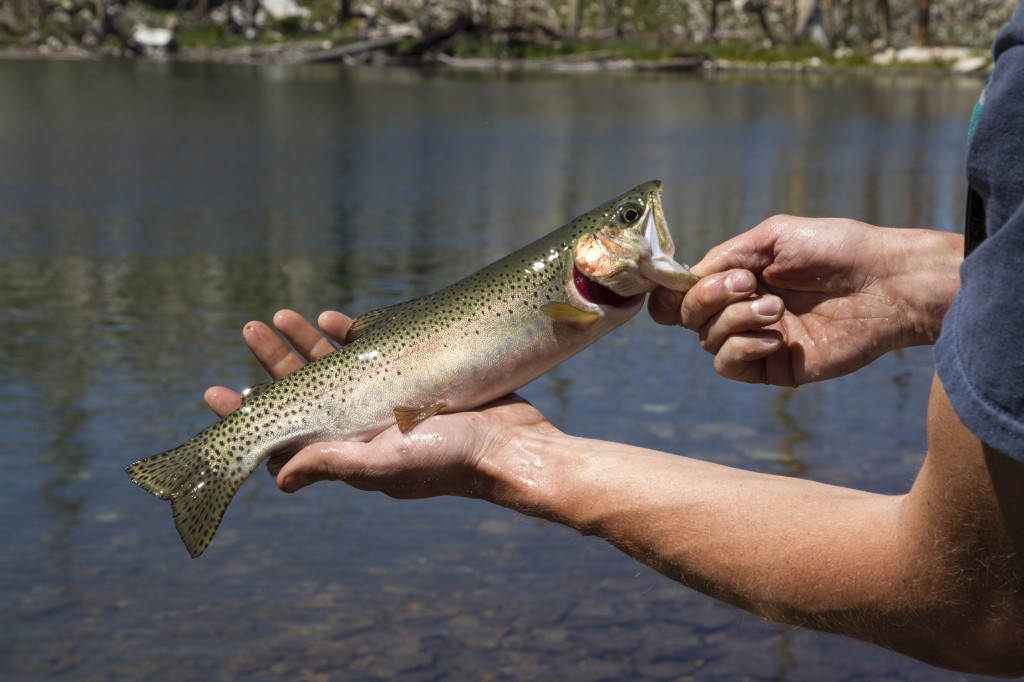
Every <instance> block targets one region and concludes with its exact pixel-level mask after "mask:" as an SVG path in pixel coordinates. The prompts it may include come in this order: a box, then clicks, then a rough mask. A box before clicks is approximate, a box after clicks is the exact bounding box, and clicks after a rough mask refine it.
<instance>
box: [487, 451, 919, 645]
mask: <svg viewBox="0 0 1024 682" xmlns="http://www.w3.org/2000/svg"><path fill="white" fill-rule="evenodd" d="M521 445H524V447H522V448H521V449H520V452H522V453H524V456H523V457H522V458H521V459H520V460H519V464H518V465H517V466H509V467H505V468H504V469H503V470H502V471H501V472H499V473H498V475H497V478H498V480H499V483H498V485H497V486H496V488H495V497H496V498H497V499H496V500H495V501H497V502H498V503H499V504H502V505H504V506H508V507H512V508H514V509H517V510H519V511H522V512H524V513H527V514H531V515H535V516H541V517H544V518H547V519H550V520H554V521H557V522H559V523H563V524H565V525H568V526H570V527H573V528H575V529H577V530H579V531H581V532H583V533H585V534H591V535H597V536H600V537H602V538H604V539H605V540H607V541H609V542H610V543H612V544H614V545H615V546H617V547H619V548H620V549H622V550H623V551H625V552H626V553H628V554H630V555H631V556H633V557H635V558H637V559H639V560H641V561H643V562H644V563H647V564H649V565H650V566H652V567H654V568H655V569H657V570H658V571H660V572H662V573H664V574H665V575H667V576H669V577H671V578H673V579H675V580H677V581H679V582H682V583H683V584H686V585H688V586H691V587H694V588H696V589H699V590H701V591H702V592H705V593H708V594H710V595H712V596H714V597H716V598H719V599H722V600H724V601H727V602H730V603H733V604H736V605H737V606H740V607H743V608H745V609H747V610H750V611H752V612H754V613H757V614H759V615H763V616H766V617H769V618H772V619H774V620H779V621H784V622H790V623H800V624H814V625H815V626H817V627H825V629H835V628H831V627H827V624H826V623H824V622H823V621H822V619H823V618H825V617H826V615H827V614H829V613H831V612H836V611H845V610H849V609H850V608H852V607H853V605H855V604H858V603H859V604H860V606H861V607H865V606H866V604H865V602H868V601H870V600H872V599H878V598H880V596H881V592H882V590H880V589H878V587H877V586H878V585H879V584H881V583H885V582H888V581H890V580H891V576H889V575H887V574H889V573H890V572H891V567H890V566H889V564H888V563H887V562H886V561H882V560H880V559H881V558H882V557H891V556H892V555H893V554H894V553H895V552H894V548H893V544H894V543H896V542H898V532H897V526H898V518H899V507H900V505H901V503H902V499H903V498H899V497H888V496H881V495H873V494H868V493H862V492H858V491H852V490H846V489H842V488H836V487H833V486H828V485H823V484H818V483H814V482H809V481H803V480H799V479H793V478H785V477H779V476H771V475H766V474H759V473H753V472H748V471H743V470H739V469H732V468H729V467H724V466H720V465H716V464H712V463H708V462H704V461H700V460H694V459H690V458H686V457H680V456H676V455H670V454H666V453H661V452H655V451H651V450H644V449H641V448H635V447H630V446H626V445H619V444H615V443H607V442H602V441H593V440H588V439H581V438H573V437H569V436H565V435H562V434H557V435H554V436H550V437H543V438H541V439H537V440H535V441H533V442H529V441H525V442H524V443H522V444H521ZM525 453H529V454H525Z"/></svg>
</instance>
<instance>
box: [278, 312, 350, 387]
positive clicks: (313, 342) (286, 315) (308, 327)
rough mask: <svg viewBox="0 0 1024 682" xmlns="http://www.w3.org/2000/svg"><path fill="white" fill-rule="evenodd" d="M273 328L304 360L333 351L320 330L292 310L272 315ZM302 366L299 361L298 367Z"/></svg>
mask: <svg viewBox="0 0 1024 682" xmlns="http://www.w3.org/2000/svg"><path fill="white" fill-rule="evenodd" d="M337 314H340V313H337ZM274 326H275V327H276V328H277V330H278V331H279V332H281V333H282V334H284V337H285V338H286V339H288V343H290V344H291V345H292V347H293V348H295V350H296V351H297V352H298V354H299V355H301V356H302V357H303V358H305V359H306V360H316V359H318V358H322V357H323V356H325V355H327V354H328V353H330V352H332V351H334V350H335V346H334V344H332V343H331V342H330V340H328V339H327V337H325V336H324V335H323V334H321V333H320V330H318V329H317V328H316V327H314V326H313V325H312V324H310V323H309V320H307V319H306V318H304V317H303V316H302V315H299V314H298V313H297V312H295V311H293V310H279V311H278V312H277V314H276V315H274ZM303 364H304V363H303V362H301V361H299V366H300V367H301V366H302V365H303ZM296 369H297V368H296ZM275 378H276V377H275Z"/></svg>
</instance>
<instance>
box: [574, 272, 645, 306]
mask: <svg viewBox="0 0 1024 682" xmlns="http://www.w3.org/2000/svg"><path fill="white" fill-rule="evenodd" d="M572 283H573V286H574V287H575V288H576V292H577V293H578V294H579V295H580V297H581V298H582V299H583V300H585V301H587V302H588V303H593V304H594V305H604V306H611V307H613V308H627V307H629V306H631V305H633V304H635V303H636V301H637V299H640V298H643V297H644V294H636V295H634V296H623V295H621V294H617V293H615V292H614V291H612V290H611V289H609V288H608V287H606V286H604V285H603V284H598V283H597V282H595V281H594V280H592V279H590V278H589V277H587V276H586V275H584V274H583V273H582V272H580V269H579V268H578V267H577V266H576V263H573V264H572Z"/></svg>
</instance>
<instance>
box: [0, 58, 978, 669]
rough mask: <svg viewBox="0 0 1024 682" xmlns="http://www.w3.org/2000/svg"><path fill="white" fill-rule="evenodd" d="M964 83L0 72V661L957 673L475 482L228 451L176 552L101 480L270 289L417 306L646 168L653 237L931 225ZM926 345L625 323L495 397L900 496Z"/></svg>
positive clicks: (175, 406) (238, 365) (160, 424)
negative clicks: (837, 357) (689, 581)
mask: <svg viewBox="0 0 1024 682" xmlns="http://www.w3.org/2000/svg"><path fill="white" fill-rule="evenodd" d="M978 90H979V83H978V82H976V81H971V80H965V81H959V80H951V79H950V80H947V79H938V78H922V79H915V78H909V77H906V76H903V77H892V78H874V79H855V78H843V77H838V76H822V77H810V76H807V77H796V78H777V79H772V80H766V79H763V78H752V77H746V78H744V77H729V78H726V77H719V78H710V79H708V78H701V77H693V76H682V75H671V76H670V75H660V76H655V75H644V76H637V75H592V76H573V77H564V76H555V75H538V76H532V77H528V78H526V77H511V76H497V75H491V74H486V75H479V74H444V73H432V72H420V71H407V70H375V69H340V68H337V67H334V66H316V67H301V68H279V67H246V66H212V65H203V64H175V63H147V62H137V63H133V62H89V63H66V62H39V63H36V62H0V92H2V93H3V105H2V106H0V208H2V217H0V442H3V443H4V447H3V450H2V454H0V457H2V458H3V462H4V465H5V466H4V468H5V471H6V476H5V479H6V484H5V485H4V486H3V487H2V488H0V518H2V519H3V526H4V529H3V544H4V551H3V553H2V554H0V595H2V602H0V605H2V607H3V608H2V609H0V630H2V631H3V633H4V636H3V638H2V639H0V677H2V678H3V679H9V680H23V679H24V680H28V679H41V678H49V677H54V678H61V679H75V680H86V681H91V680H142V679H146V680H164V679H168V680H169V679H173V680H178V681H187V680H204V681H206V680H217V679H223V680H233V679H251V680H284V679H287V680H300V679H301V680H373V679H403V680H444V679H451V680H463V679H467V680H468V679H474V680H486V679H492V680H536V679H562V680H601V679H609V680H611V679H652V680H661V679H688V678H691V677H693V678H698V679H755V680H760V679H773V680H775V679H778V680H819V679H830V680H860V679H871V680H878V679H921V680H926V679H927V680H946V679H950V680H952V679H961V676H957V675H952V674H946V673H939V672H936V671H934V670H932V669H930V668H928V667H926V666H923V665H920V664H917V663H915V662H912V661H909V660H907V659H904V658H902V657H899V656H897V655H894V654H891V653H888V652H885V651H883V650H880V649H877V648H874V647H872V646H869V645H865V644H861V643H857V642H851V641H848V640H845V639H840V638H835V637H829V636H824V635H817V634H813V633H807V632H803V631H799V630H793V629H791V628H782V627H778V626H775V625H772V624H768V623H764V622H762V621H760V620H759V619H756V618H753V617H751V616H748V615H746V614H744V613H741V612H739V611H737V610H735V609H733V608H731V607H728V606H724V605H721V604H719V603H717V602H714V601H713V600H710V599H708V598H706V597H703V596H701V595H699V594H695V593H693V592H690V591H688V590H686V589H683V588H681V587H678V586H676V585H675V584H674V583H672V582H670V581H668V580H667V579H665V578H663V577H661V576H659V575H657V574H656V573H654V572H652V571H650V570H649V569H647V568H645V567H643V566H641V565H639V564H637V563H635V562H633V561H632V560H630V559H628V558H626V557H625V556H623V555H621V554H619V553H618V552H617V551H616V550H614V549H612V548H611V547H609V546H607V545H605V544H604V543H602V542H600V541H598V540H595V539H593V538H583V537H580V536H579V535H578V534H576V533H574V532H571V531H569V530H567V529H565V528H562V527H558V526H555V525H552V524H547V523H543V522H539V521H537V520H534V519H529V518H525V517H521V516H518V515H516V514H514V513H511V512H507V511H505V510H502V509H498V508H494V507H490V506H488V505H486V504H483V503H479V502H474V501H468V500H461V499H437V500H426V501H417V502H400V501H395V500H391V499H389V498H386V497H383V496H380V495H374V494H368V493H363V492H359V491H356V490H353V489H350V488H347V487H345V486H342V485H338V484H335V485H326V484H325V485H319V486H314V487H313V488H311V489H308V490H305V491H303V492H302V493H300V494H297V495H294V496H285V495H282V494H280V493H279V492H278V491H277V490H276V488H275V487H274V485H273V482H272V481H271V480H269V479H268V478H267V477H266V476H264V475H262V474H260V475H256V476H254V477H253V480H252V481H250V482H248V483H247V484H246V485H245V486H244V487H243V488H242V489H241V491H240V492H239V494H238V496H237V497H236V500H235V502H234V503H233V504H232V505H231V508H230V509H229V511H228V513H227V515H226V517H225V521H224V524H223V525H222V527H221V530H220V531H219V533H218V535H217V538H216V539H215V541H214V543H213V545H212V546H211V548H210V550H209V551H207V552H206V554H204V555H203V556H202V557H201V558H200V559H197V560H191V559H189V558H188V555H187V553H186V552H185V550H184V548H183V547H182V545H181V543H180V541H179V539H178V536H177V533H176V532H175V530H174V527H173V524H172V522H171V519H170V511H169V507H168V505H166V503H163V502H160V501H158V500H156V499H155V498H152V497H150V496H149V495H147V494H145V493H144V492H143V491H141V490H140V489H138V488H136V487H135V486H134V485H132V484H131V483H130V482H129V481H128V479H127V478H126V477H125V475H124V473H123V469H124V467H125V466H126V465H127V464H128V463H130V462H131V461H133V460H135V459H138V458H139V457H142V456H146V455H149V454H152V453H154V452H158V451H160V450H164V449H167V448H168V447H170V446H173V445H177V444H178V443H180V442H181V441H183V440H184V439H185V438H187V437H188V436H190V435H192V434H193V433H195V432H196V431H198V430H200V429H201V428H203V427H204V426H205V425H207V424H208V423H209V422H210V421H212V416H211V415H210V414H209V413H208V412H207V411H206V410H205V408H204V406H203V405H202V402H201V395H202V391H203V389H204V388H205V387H206V386H208V385H211V384H215V383H216V384H225V385H228V386H235V387H239V388H241V387H244V386H246V385H249V384H251V383H255V382H257V381H260V380H261V374H260V371H259V368H258V367H257V365H256V363H255V362H254V361H253V360H252V359H251V357H250V356H249V354H248V352H247V351H246V350H245V348H244V347H243V345H242V343H241V337H240V330H241V328H242V325H243V324H244V323H245V322H246V321H248V320H250V319H264V320H268V319H269V318H270V317H271V315H272V314H273V312H274V311H275V310H277V309H279V308H281V307H291V308H294V309H295V310H298V311H300V312H302V313H304V314H309V315H315V314H316V313H317V312H319V311H320V310H322V309H325V308H337V309H342V310H345V311H348V312H350V313H358V312H362V311H365V310H370V309H373V308H376V307H380V306H383V305H386V304H389V303H394V302H397V301H400V300H403V299H406V298H410V297H413V296H416V295H419V294H422V293H426V292H429V291H431V290H433V289H435V288H437V287H439V286H441V285H443V284H447V283H449V282H451V281H453V280H455V279H457V278H458V277H460V276H462V275H464V274H467V273H468V272H471V271H473V270H475V269H477V268H479V267H481V266H483V265H484V264H486V263H488V262H490V261H492V260H494V259H496V258H498V257H499V256H501V255H504V254H505V253H507V252H509V251H511V250H513V249H514V248H516V247H518V246H520V245H522V244H524V243H526V242H527V241H529V240H531V239H532V238H534V237H537V236H540V235H541V234H544V233H546V232H547V231H549V230H551V229H553V228H554V227H556V226H558V225H560V224H562V223H563V222H565V221H566V220H568V219H569V218H571V217H573V216H574V215H577V214H579V213H581V212H583V211H586V210H588V209H589V208H591V207H593V206H595V205H597V204H598V203H600V202H602V201H604V200H606V199H608V198H610V197H612V196H614V195H616V194H618V193H620V192H622V191H624V190H626V189H628V188H629V187H632V186H633V185H635V184H637V183H639V182H642V181H644V180H647V179H650V178H660V179H662V180H663V181H664V182H665V183H666V190H665V194H664V201H665V211H666V215H667V218H668V221H669V224H670V226H671V227H672V230H673V232H674V234H675V236H676V243H677V247H678V255H679V256H680V257H681V259H683V260H688V261H689V262H694V261H696V260H697V259H699V257H700V256H701V255H702V254H703V253H704V252H705V251H706V250H707V249H708V248H710V247H711V246H713V245H714V244H716V243H718V242H721V241H723V240H725V239H727V238H728V237H729V236H731V235H733V234H736V233H738V232H740V231H742V230H744V229H746V228H748V227H751V226H753V225H755V224H756V223H757V222H759V221H760V220H762V219H764V218H766V217H768V216H769V215H771V214H773V213H776V212H788V213H795V214H818V215H824V214H831V215H844V216H849V217H854V218H859V219H862V220H866V221H869V222H875V223H879V224H887V225H897V226H921V227H924V226H928V227H935V228H939V229H946V230H952V229H958V228H959V225H960V220H961V211H962V203H963V183H962V180H961V177H962V165H963V148H964V137H965V130H966V125H967V120H968V117H969V114H970V110H971V107H972V104H973V102H974V99H975V98H976V96H977V93H978ZM931 374H932V359H931V352H930V350H929V349H927V348H919V349H911V350H907V351H904V352H899V353H894V354H891V355H889V356H886V357H885V358H883V359H882V360H880V361H878V362H877V363H875V364H874V365H872V366H871V367H869V368H867V369H865V370H864V371H862V372H860V373H858V374H857V375H854V376H851V377H847V378H844V379H840V380H836V381H833V382H829V383H827V384H821V385H812V386H807V387H803V388H800V389H798V390H795V391H793V390H787V389H778V388H772V387H765V386H747V385H741V384H736V383H733V382H727V381H725V380H723V379H720V378H718V377H717V375H715V373H714V371H713V369H712V367H711V362H710V356H709V355H707V354H705V353H704V352H703V351H701V350H700V349H699V347H698V344H697V341H696V338H695V336H694V335H693V334H691V333H690V332H687V331H685V330H681V329H669V328H664V327H659V326H657V325H655V324H653V323H652V322H650V321H649V320H648V319H646V316H645V315H644V314H641V316H638V317H637V319H636V320H634V321H632V322H630V323H629V324H628V325H626V326H625V327H624V328H622V329H620V330H618V331H616V332H615V333H614V334H612V335H611V336H609V337H608V338H606V339H604V340H603V341H602V342H600V343H599V344H598V345H596V346H595V347H593V348H592V349H590V350H588V351H587V352H586V353H584V354H582V355H580V356H578V357H577V358H575V359H573V360H571V361H569V362H567V363H565V364H564V365H562V366H561V367H559V368H557V369H556V370H554V371H552V372H551V373H550V374H548V375H547V376H545V377H543V378H541V379H540V380H538V381H536V382H535V383H534V384H532V385H531V386H529V387H527V388H526V389H525V390H524V391H523V393H524V395H525V396H526V397H528V398H529V399H531V400H532V401H533V402H535V403H536V404H537V405H538V407H540V409H541V410H542V411H544V412H545V413H546V414H547V415H548V416H549V417H550V418H551V419H552V421H554V423H555V424H556V425H558V426H559V427H560V428H562V429H564V430H567V431H569V432H572V433H578V434H583V435H590V436H594V437H598V438H605V439H612V440H619V441H625V442H629V443H633V444H637V445H642V446H649V447H654V448H659V449H663V450H668V451H671V452H676V453H679V454H685V455H690V456H696V457H701V458H706V459H709V460H713V461H716V462H720V463H724V464H729V465H734V466H741V467H745V468H750V469H756V470H759V471H767V472H772V473H778V474H780V475H790V476H802V477H807V478H811V479H815V480H820V481H826V482H830V483H836V484H841V485H849V486H856V487H860V488H865V489H869V490H874V491H881V492H900V491H903V490H905V489H906V488H907V487H908V485H909V484H910V482H911V481H912V479H913V477H914V475H915V473H916V470H917V468H918V467H919V466H920V463H921V452H922V451H923V447H924V443H925V437H924V429H923V413H924V407H925V402H926V397H927V390H928V385H929V381H930V377H931Z"/></svg>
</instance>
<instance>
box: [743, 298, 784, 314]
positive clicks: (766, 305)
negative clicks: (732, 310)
mask: <svg viewBox="0 0 1024 682" xmlns="http://www.w3.org/2000/svg"><path fill="white" fill-rule="evenodd" d="M750 307H751V308H752V309H753V311H754V312H755V313H756V314H758V315H761V316H763V317H774V316H776V315H778V314H779V310H780V309H781V308H780V302H779V299H777V298H775V297H774V296H765V297H764V298H759V299H757V300H756V301H754V302H753V303H751V304H750Z"/></svg>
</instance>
